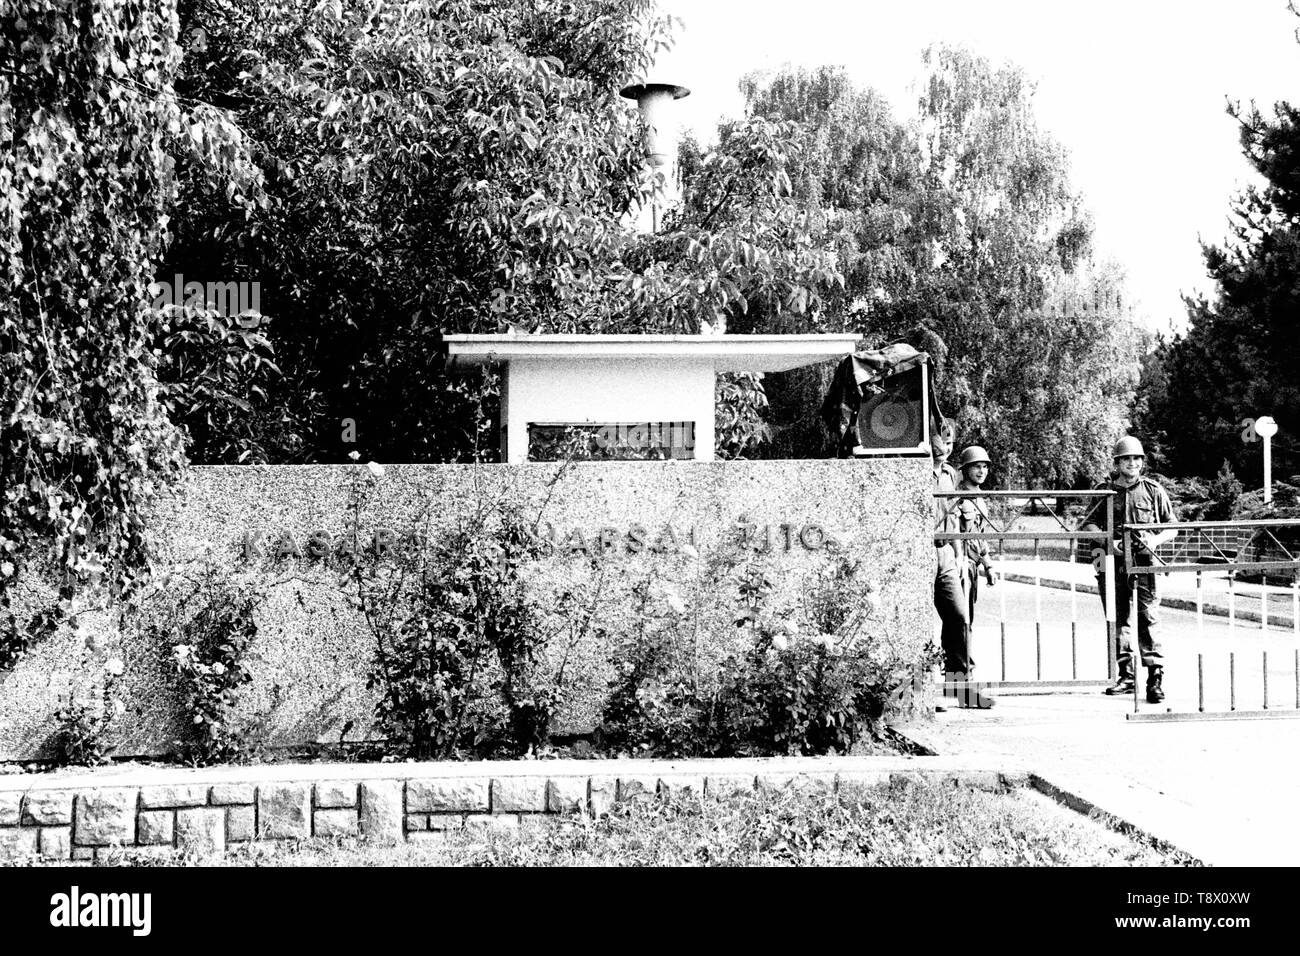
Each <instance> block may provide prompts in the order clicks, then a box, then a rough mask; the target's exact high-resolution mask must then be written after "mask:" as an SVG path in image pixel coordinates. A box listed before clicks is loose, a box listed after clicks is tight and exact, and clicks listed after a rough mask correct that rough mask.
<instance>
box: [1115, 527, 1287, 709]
mask: <svg viewBox="0 0 1300 956" xmlns="http://www.w3.org/2000/svg"><path fill="white" fill-rule="evenodd" d="M1168 528H1177V529H1178V531H1179V537H1178V538H1177V539H1175V541H1176V542H1177V543H1176V544H1175V545H1174V546H1173V547H1172V548H1171V551H1172V554H1170V555H1168V556H1167V558H1165V557H1162V556H1160V555H1157V556H1156V563H1155V564H1154V565H1153V566H1152V567H1150V568H1135V567H1134V566H1133V556H1134V552H1135V543H1136V542H1135V538H1136V536H1137V535H1138V534H1139V533H1140V532H1144V531H1161V530H1165V529H1168ZM1121 530H1122V534H1123V547H1122V551H1123V555H1124V559H1125V564H1126V566H1127V567H1128V568H1129V574H1130V576H1131V577H1133V578H1137V577H1140V576H1143V575H1152V576H1155V575H1161V576H1164V577H1166V579H1168V580H1177V577H1178V576H1181V577H1184V578H1185V577H1186V576H1188V575H1195V607H1196V625H1195V636H1196V638H1197V640H1198V647H1197V650H1196V675H1195V680H1196V696H1195V700H1196V709H1195V710H1192V709H1191V703H1190V699H1189V698H1188V699H1186V700H1185V702H1179V703H1177V704H1176V705H1175V706H1170V707H1167V708H1166V709H1165V711H1164V712H1150V711H1148V712H1145V713H1144V712H1142V711H1141V709H1140V699H1139V697H1138V688H1139V687H1140V686H1141V683H1142V681H1141V680H1140V679H1138V680H1135V682H1134V684H1135V687H1134V700H1133V712H1132V713H1130V714H1128V715H1127V717H1128V719H1129V720H1136V721H1152V720H1243V719H1246V720H1257V719H1260V718H1295V717H1300V547H1297V545H1296V544H1295V543H1294V542H1292V541H1291V540H1290V538H1291V537H1295V538H1297V539H1300V520H1296V519H1269V520H1259V521H1191V522H1179V523H1177V524H1157V523H1150V524H1132V525H1127V526H1125V527H1124V528H1123V529H1121ZM1287 532H1291V533H1292V534H1291V535H1290V536H1289V535H1288V534H1287ZM1225 536H1226V537H1228V538H1235V541H1234V542H1233V544H1232V545H1230V546H1228V547H1225V546H1224V540H1225ZM1283 537H1287V538H1288V542H1287V543H1284V542H1283V540H1282V538H1283ZM1242 574H1249V575H1252V576H1253V575H1258V576H1259V578H1260V581H1259V582H1258V583H1243V582H1241V581H1239V580H1238V576H1239V575H1242ZM1270 575H1272V576H1274V577H1275V580H1276V583H1273V584H1270V582H1269V577H1270ZM1207 577H1209V578H1210V579H1211V580H1212V581H1217V580H1218V579H1219V578H1223V580H1224V587H1222V588H1221V589H1220V588H1218V587H1207V586H1206V579H1207ZM1214 599H1217V600H1220V601H1223V602H1224V603H1226V611H1227V615H1226V618H1227V628H1226V632H1227V634H1226V638H1225V639H1223V640H1222V641H1205V640H1204V634H1205V631H1206V629H1207V617H1208V616H1209V615H1207V613H1206V609H1207V606H1209V602H1210V601H1211V600H1214ZM1252 599H1253V600H1254V601H1255V602H1257V603H1258V611H1256V612H1252V611H1251V610H1250V609H1249V605H1250V603H1251V600H1252ZM1243 605H1244V606H1243ZM1215 610H1216V611H1221V610H1223V608H1222V607H1221V606H1216V607H1215ZM1288 610H1289V611H1290V621H1289V622H1286V623H1287V624H1289V627H1286V628H1285V629H1284V628H1280V627H1278V624H1279V623H1282V621H1284V620H1285V614H1286V611H1288ZM1256 622H1257V623H1258V625H1259V626H1258V628H1257V629H1256V628H1255V627H1254V623H1256ZM1270 625H1272V629H1271V630H1270ZM1219 644H1222V645H1224V646H1217V645H1219ZM1184 659H1185V660H1186V661H1187V662H1188V663H1190V656H1189V655H1184ZM1133 660H1134V665H1135V668H1140V655H1139V654H1136V653H1135V654H1134V658H1133ZM1135 673H1136V674H1137V676H1138V677H1139V678H1140V677H1141V676H1142V674H1141V671H1140V670H1135Z"/></svg>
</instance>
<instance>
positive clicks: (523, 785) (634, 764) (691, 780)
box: [0, 757, 1028, 863]
mask: <svg viewBox="0 0 1300 956" xmlns="http://www.w3.org/2000/svg"><path fill="white" fill-rule="evenodd" d="M113 773H114V772H113V771H108V772H107V774H106V772H104V771H99V772H97V773H96V774H95V775H94V777H93V778H92V775H91V774H87V773H82V774H75V775H73V774H69V775H58V776H55V775H49V776H46V775H40V776H30V775H22V776H8V777H0V863H4V862H12V861H18V860H22V859H25V858H28V857H36V856H43V857H46V858H49V859H59V860H67V859H73V860H82V859H96V860H101V861H102V860H109V861H113V860H114V859H116V858H117V857H118V856H119V855H120V854H121V853H123V852H124V851H125V852H127V853H130V854H131V855H133V856H143V857H147V856H171V855H172V854H175V853H177V852H180V853H188V854H195V855H205V854H213V853H222V852H225V851H226V850H228V849H232V848H234V847H236V846H238V845H240V844H243V843H247V842H249V841H252V840H284V839H306V838H308V837H359V838H360V839H362V840H365V841H368V842H379V843H395V842H401V841H409V842H417V841H425V840H440V839H443V838H444V837H445V835H446V834H447V833H449V832H451V831H453V830H462V829H494V830H514V829H517V828H519V827H521V826H527V825H529V824H530V823H535V822H537V821H539V820H543V819H545V818H546V815H548V814H561V813H587V814H591V815H593V816H599V815H601V814H603V813H607V812H609V810H610V809H611V808H612V807H613V806H614V804H615V803H617V802H626V801H633V800H646V799H669V798H673V797H677V796H689V797H694V798H696V799H699V798H701V797H704V798H709V797H717V796H726V795H728V794H733V793H736V792H752V791H754V790H755V789H756V788H758V789H765V790H780V789H783V788H787V787H792V788H797V789H801V790H811V791H815V792H818V793H824V794H826V795H827V796H830V795H833V794H838V795H840V796H841V797H843V798H850V799H851V798H852V797H853V795H854V794H855V793H857V792H858V791H859V790H861V789H862V788H864V787H877V786H884V785H886V784H889V783H890V782H891V780H894V779H900V778H901V779H909V780H913V781H918V780H922V779H930V780H933V781H935V782H939V781H948V782H954V783H961V784H963V785H966V786H970V787H977V788H982V789H988V790H997V789H1000V788H1004V787H1011V786H1021V785H1024V784H1025V783H1026V781H1027V779H1028V776H1027V774H1026V773H1025V772H1024V771H1023V770H1020V769H1008V768H1007V767H1005V766H999V765H998V764H997V763H996V762H995V763H989V762H987V761H986V760H980V759H968V758H961V757H921V758H911V757H819V758H785V759H781V760H756V759H743V760H714V761H708V760H696V761H667V760H663V761H655V760H619V761H612V760H611V761H597V760H587V761H572V760H569V761H560V760H553V761H528V762H522V761H503V762H501V763H493V764H485V763H482V762H476V763H459V764H446V763H444V764H396V765H392V764H390V765H358V764H315V765H312V764H307V765H301V766H294V767H274V766H271V767H238V768H234V767H221V768H209V769H205V770H176V769H139V768H136V769H133V770H132V771H130V772H129V773H125V774H123V773H118V774H117V776H118V778H119V779H117V780H112V779H105V777H106V776H109V777H111V776H112V775H113Z"/></svg>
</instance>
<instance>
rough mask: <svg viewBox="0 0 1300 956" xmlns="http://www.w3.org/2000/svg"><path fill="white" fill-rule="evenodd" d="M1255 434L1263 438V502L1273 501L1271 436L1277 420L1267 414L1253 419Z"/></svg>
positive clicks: (1275, 431)
mask: <svg viewBox="0 0 1300 956" xmlns="http://www.w3.org/2000/svg"><path fill="white" fill-rule="evenodd" d="M1255 434H1256V435H1258V436H1259V437H1260V438H1262V439H1264V504H1266V505H1267V504H1270V503H1271V502H1272V501H1273V436H1274V435H1276V434H1277V422H1275V421H1273V419H1272V418H1271V417H1270V416H1268V415H1261V416H1260V417H1259V418H1257V419H1255Z"/></svg>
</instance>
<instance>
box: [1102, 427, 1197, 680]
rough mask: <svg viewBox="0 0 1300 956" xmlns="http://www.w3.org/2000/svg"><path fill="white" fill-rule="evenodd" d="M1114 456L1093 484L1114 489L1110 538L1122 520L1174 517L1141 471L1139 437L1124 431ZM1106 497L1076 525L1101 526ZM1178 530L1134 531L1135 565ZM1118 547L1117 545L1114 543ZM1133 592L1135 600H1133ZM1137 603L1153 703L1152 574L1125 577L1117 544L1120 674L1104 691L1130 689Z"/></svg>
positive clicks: (1156, 676) (1157, 659) (1158, 666)
mask: <svg viewBox="0 0 1300 956" xmlns="http://www.w3.org/2000/svg"><path fill="white" fill-rule="evenodd" d="M1113 458H1114V462H1115V473H1114V474H1113V475H1112V477H1111V479H1110V480H1109V481H1105V482H1102V483H1101V484H1100V485H1098V486H1097V489H1098V490H1110V491H1114V492H1115V495H1114V497H1113V498H1111V507H1112V509H1113V514H1112V517H1113V520H1114V528H1115V540H1116V541H1117V542H1119V541H1120V540H1121V535H1122V532H1123V528H1124V526H1125V525H1131V524H1168V523H1171V522H1174V521H1177V520H1178V519H1177V517H1176V516H1175V515H1174V509H1173V506H1172V505H1171V504H1170V502H1169V495H1168V494H1167V493H1166V492H1165V489H1164V488H1162V487H1161V486H1160V485H1159V484H1158V483H1156V482H1155V481H1152V480H1151V479H1150V478H1146V477H1144V476H1143V475H1142V467H1143V465H1144V464H1145V463H1146V453H1145V452H1144V451H1143V450H1142V443H1141V442H1140V441H1138V440H1137V439H1136V438H1134V437H1133V436H1132V435H1125V436H1124V437H1123V438H1121V439H1120V440H1119V441H1117V442H1116V443H1115V448H1114V453H1113ZM1104 506H1105V499H1099V500H1098V501H1097V503H1096V504H1095V505H1094V506H1093V508H1092V510H1091V511H1089V513H1088V514H1087V516H1085V518H1084V520H1083V523H1082V524H1081V525H1080V530H1081V531H1100V530H1102V528H1103V527H1104V526H1105V517H1104V513H1103V512H1102V511H1101V509H1102V508H1103V507H1104ZM1177 536H1178V531H1177V530H1176V529H1174V528H1167V529H1165V530H1164V531H1159V532H1153V531H1139V532H1137V534H1136V537H1135V539H1134V541H1133V563H1134V565H1135V566H1136V567H1142V568H1149V567H1151V566H1152V565H1153V564H1154V563H1155V552H1156V549H1157V548H1159V547H1160V546H1161V545H1162V544H1166V543H1168V542H1170V541H1172V540H1173V539H1174V538H1175V537H1177ZM1117 548H1118V545H1117ZM1093 554H1094V556H1095V557H1097V558H1098V568H1097V586H1098V591H1100V593H1101V600H1102V606H1103V607H1104V606H1105V602H1106V578H1105V575H1104V574H1103V573H1102V567H1101V566H1100V557H1101V549H1096V550H1094V552H1093ZM1134 594H1136V596H1137V601H1136V602H1134V600H1133V597H1134ZM1134 603H1136V605H1137V608H1136V610H1137V632H1138V649H1139V652H1140V653H1141V654H1142V666H1143V667H1145V668H1146V669H1147V701H1148V702H1150V703H1153V704H1157V703H1159V702H1160V701H1162V700H1164V699H1165V692H1164V687H1163V683H1162V682H1163V680H1164V664H1165V662H1164V655H1163V654H1162V653H1161V651H1160V643H1159V641H1158V640H1157V639H1156V625H1157V624H1158V616H1157V613H1156V612H1157V608H1158V607H1159V606H1160V599H1159V596H1158V595H1157V593H1156V578H1155V575H1153V574H1140V575H1137V576H1136V577H1133V578H1130V577H1129V575H1128V568H1127V567H1126V566H1125V564H1124V557H1123V552H1122V550H1120V553H1119V555H1118V556H1117V557H1116V560H1115V625H1116V628H1115V630H1116V652H1115V659H1116V662H1117V663H1118V665H1119V680H1118V681H1117V682H1116V683H1115V685H1114V686H1112V687H1108V688H1106V693H1107V694H1131V693H1133V680H1134V677H1133V651H1132V641H1131V639H1130V627H1129V619H1130V617H1131V616H1132V614H1133V611H1134V607H1133V605H1134Z"/></svg>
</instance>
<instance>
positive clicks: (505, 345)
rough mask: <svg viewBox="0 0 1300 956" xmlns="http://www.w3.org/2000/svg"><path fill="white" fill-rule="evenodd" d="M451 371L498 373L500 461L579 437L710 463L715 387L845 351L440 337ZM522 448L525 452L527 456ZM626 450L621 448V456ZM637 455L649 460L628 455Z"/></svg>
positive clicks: (840, 338)
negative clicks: (725, 376)
mask: <svg viewBox="0 0 1300 956" xmlns="http://www.w3.org/2000/svg"><path fill="white" fill-rule="evenodd" d="M445 340H446V342H447V345H448V350H449V354H450V356H451V358H452V361H453V363H454V364H458V365H464V364H480V363H485V362H490V363H496V364H499V365H501V366H503V367H504V372H503V387H502V396H501V460H502V461H505V462H508V463H511V464H518V463H520V462H525V461H530V460H545V459H546V457H547V456H546V453H545V450H546V449H547V448H548V447H553V443H554V442H556V441H558V440H560V438H561V436H573V435H574V434H582V433H587V434H588V435H589V436H590V437H591V438H592V440H593V441H594V442H596V443H597V444H598V446H599V447H602V448H611V449H622V453H615V454H611V455H610V457H625V458H642V457H651V458H678V459H693V460H695V461H712V460H713V450H714V448H713V414H714V382H715V379H716V377H717V375H718V374H719V373H724V372H784V371H787V370H789V369H793V368H799V367H800V366H804V365H811V364H813V363H816V362H823V361H827V360H830V359H841V358H843V357H844V356H845V355H848V354H849V353H851V352H852V351H853V348H854V346H855V345H856V343H857V341H858V336H856V335H853V334H844V335H547V334H541V335H527V334H501V335H448V336H446V339H445ZM530 448H531V453H530ZM629 450H630V451H629ZM638 450H640V451H641V452H646V451H647V450H648V451H649V453H648V454H647V453H640V454H639V453H637V452H638Z"/></svg>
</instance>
